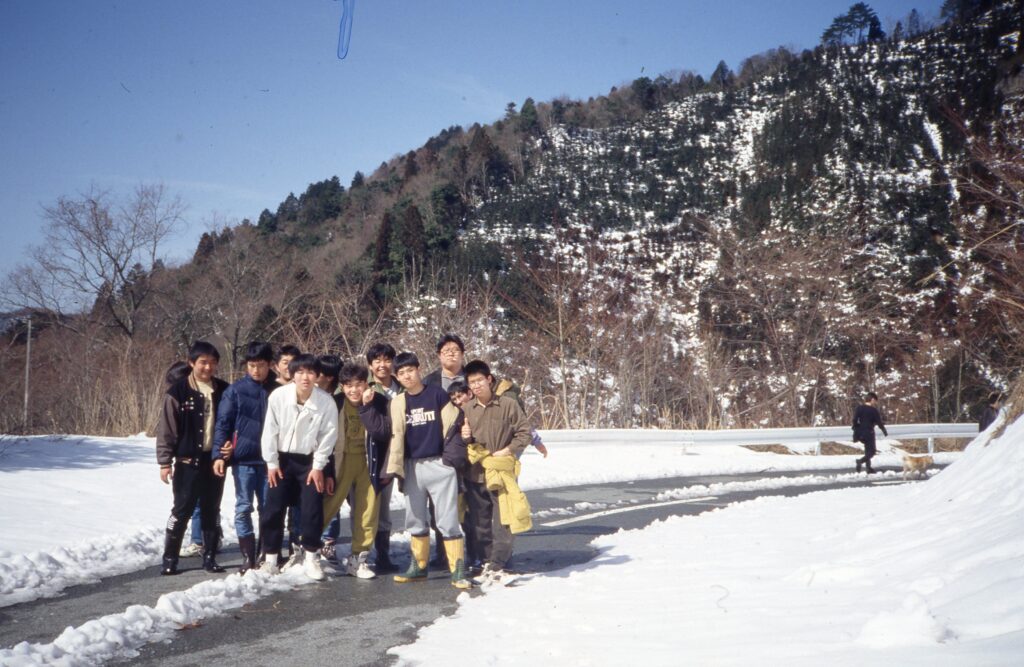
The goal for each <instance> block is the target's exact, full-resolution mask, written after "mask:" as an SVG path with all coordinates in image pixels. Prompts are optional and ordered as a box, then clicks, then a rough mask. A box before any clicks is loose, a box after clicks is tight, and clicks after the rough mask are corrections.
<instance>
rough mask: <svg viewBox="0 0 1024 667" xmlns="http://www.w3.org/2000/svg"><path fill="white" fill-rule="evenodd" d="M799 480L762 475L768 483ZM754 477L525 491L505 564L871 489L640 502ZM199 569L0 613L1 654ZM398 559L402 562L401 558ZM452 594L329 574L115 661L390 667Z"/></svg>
mask: <svg viewBox="0 0 1024 667" xmlns="http://www.w3.org/2000/svg"><path fill="white" fill-rule="evenodd" d="M807 474H809V473H807V472H799V473H771V475H772V476H773V477H780V476H803V475H807ZM821 474H826V473H821ZM765 476H766V474H752V475H736V476H728V477H723V476H716V477H687V478H682V477H677V478H666V479H658V480H645V481H637V482H629V483H617V484H594V485H584V486H574V487H566V488H560V489H547V490H542V491H530V492H529V497H530V504H531V505H532V507H533V509H534V511H535V513H542V514H541V517H539V518H537V519H536V520H535V522H534V526H535V528H534V530H533V531H531V532H530V533H527V534H526V535H522V536H519V537H518V538H517V540H516V556H515V558H514V559H513V563H512V566H513V567H514V568H515V569H516V570H521V571H523V572H549V571H552V570H557V569H560V568H563V567H566V566H569V565H574V564H580V563H584V562H586V561H588V560H590V558H592V557H593V555H594V550H593V549H592V548H591V547H590V546H589V542H590V541H591V540H592V539H593V538H594V537H596V536H598V535H603V534H607V533H612V532H615V531H616V530H618V529H620V528H627V529H628V528H641V527H643V526H646V525H647V524H649V523H651V522H652V521H655V520H659V519H664V518H666V517H668V516H672V515H686V514H691V515H692V514H699V513H701V512H704V511H707V510H708V509H712V508H714V507H720V506H723V505H727V504H729V503H733V502H737V501H742V500H748V499H751V498H754V497H756V496H759V495H798V494H801V493H807V492H810V491H819V490H822V489H823V488H839V487H843V486H854V485H863V484H866V483H872V481H875V482H877V481H878V480H877V478H872V479H871V480H868V481H859V482H855V483H844V484H834V485H831V486H830V487H822V486H813V487H789V488H785V489H781V490H778V491H770V492H765V491H747V492H739V493H731V494H728V495H722V496H719V497H715V498H711V499H704V500H701V499H697V500H696V501H685V502H684V501H676V502H675V503H673V504H666V503H659V504H655V503H653V502H652V501H653V496H654V495H655V494H657V493H658V492H660V491H664V490H666V489H676V488H682V487H687V486H693V485H696V484H704V485H708V484H712V483H716V482H731V481H737V482H740V481H751V480H754V479H760V478H763V477H765ZM888 483H891V480H890V481H889V482H888ZM580 502H586V503H593V504H595V505H599V506H598V507H594V508H588V509H586V510H578V511H575V512H573V513H570V514H557V515H552V514H550V513H548V516H544V513H545V510H556V509H564V508H571V507H573V505H574V504H575V503H580ZM600 505H604V506H606V507H601V506H600ZM397 514H398V515H399V521H397V522H396V525H401V523H400V514H401V513H397ZM546 524H551V525H546ZM344 539H345V538H344V537H343V540H344ZM395 551H397V545H396V549H395V550H393V553H394V552H395ZM220 560H221V562H222V563H223V564H224V565H226V566H230V565H237V563H238V562H239V561H240V559H239V556H238V552H237V549H235V548H229V549H228V551H227V552H226V553H225V554H224V555H223V557H222V558H221V559H220ZM199 561H200V559H198V558H192V559H183V560H182V565H183V566H184V567H186V568H190V567H191V568H193V569H191V570H190V571H187V572H185V573H183V574H181V575H179V576H177V577H160V576H157V573H156V568H155V567H154V568H150V569H149V570H146V571H143V572H136V573H132V574H128V575H124V576H119V577H111V578H109V579H105V580H103V581H102V582H100V583H98V584H94V585H85V586H77V587H74V588H71V589H68V590H67V591H66V593H65V595H64V596H62V597H60V598H55V599H49V600H37V601H35V602H30V603H25V604H21V605H14V606H11V607H6V608H2V609H0V646H3V647H10V646H13V645H14V644H16V643H18V642H20V641H25V640H27V641H30V642H43V643H46V642H51V641H53V639H54V638H55V637H56V636H57V635H58V634H59V633H60V631H61V630H62V629H63V628H65V627H68V626H77V625H80V624H82V623H84V622H86V621H88V620H91V619H94V618H97V617H99V616H102V615H105V614H111V613H119V612H122V611H124V610H125V608H127V607H128V606H130V605H132V604H149V605H152V604H154V603H155V602H156V600H157V598H158V597H159V596H160V595H161V594H163V593H166V592H169V591H174V590H184V589H185V588H188V587H190V586H192V585H194V584H196V583H198V582H200V581H202V580H203V579H205V578H207V576H208V575H206V574H205V573H204V572H203V571H202V570H201V569H199ZM401 561H402V563H403V564H404V561H405V554H402V557H401ZM232 569H233V568H232ZM472 594H474V595H479V594H482V593H481V592H480V591H474V592H473V593H472ZM458 595H459V591H457V590H455V589H454V588H452V587H451V586H449V585H448V577H447V574H446V573H442V572H437V573H436V574H434V575H432V576H431V578H430V580H429V581H428V582H426V583H422V584H406V585H397V584H394V583H393V582H392V581H391V580H390V578H385V577H378V578H377V579H375V580H371V581H362V580H357V579H354V578H350V577H344V576H336V577H329V578H328V580H327V581H324V582H321V583H318V584H312V585H308V586H303V587H300V588H298V589H295V590H292V591H289V592H286V593H282V594H278V595H272V596H269V597H266V598H262V599H261V600H259V601H257V602H256V603H254V604H251V605H248V606H246V607H243V608H241V609H237V610H235V611H234V612H232V613H230V614H228V615H225V616H221V617H216V618H211V619H207V620H206V621H205V622H204V623H202V625H200V626H199V627H196V628H189V629H185V630H181V631H180V632H179V633H178V634H177V635H176V636H175V637H174V638H173V639H172V640H171V641H169V642H165V643H157V644H151V645H148V646H146V647H144V648H143V649H142V650H141V653H140V655H139V656H138V657H136V658H134V659H132V660H130V661H127V662H128V663H130V664H133V665H160V666H165V665H168V666H175V665H177V666H184V665H203V666H207V665H212V664H223V665H246V666H247V667H256V666H258V665H293V664H303V665H309V666H313V665H331V666H332V667H338V666H341V665H366V664H372V665H387V664H390V663H391V662H392V661H391V659H390V658H389V657H388V656H387V653H386V651H387V649H388V648H389V647H391V646H396V645H399V644H405V643H408V642H410V641H412V640H413V639H414V638H415V635H416V630H417V628H419V627H421V626H422V625H425V624H428V623H430V622H432V621H433V620H434V619H436V618H437V617H439V616H441V615H443V614H450V613H452V612H453V611H454V610H455V608H456V603H455V599H456V597H457V596H458Z"/></svg>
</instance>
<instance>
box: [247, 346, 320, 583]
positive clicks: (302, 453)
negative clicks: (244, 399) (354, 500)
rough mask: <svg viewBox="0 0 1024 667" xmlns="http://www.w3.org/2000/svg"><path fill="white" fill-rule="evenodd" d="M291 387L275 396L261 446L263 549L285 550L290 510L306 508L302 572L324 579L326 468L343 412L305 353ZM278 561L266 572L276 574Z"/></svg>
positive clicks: (295, 362)
mask: <svg viewBox="0 0 1024 667" xmlns="http://www.w3.org/2000/svg"><path fill="white" fill-rule="evenodd" d="M288 371H289V373H290V374H291V376H292V383H291V384H287V385H284V386H283V387H280V388H279V389H277V390H276V391H275V392H274V393H272V394H271V395H270V397H269V399H268V400H267V417H266V420H265V421H264V424H263V435H262V438H261V440H260V445H261V448H262V450H263V460H264V461H266V462H267V484H268V486H269V488H268V490H267V505H266V514H265V516H263V517H262V518H261V520H260V531H261V534H262V535H263V546H264V548H265V550H266V553H268V554H276V553H278V552H279V551H280V550H281V542H282V540H283V536H284V516H285V511H286V510H287V509H288V507H289V506H290V505H294V504H299V506H300V507H301V512H300V513H301V515H302V519H301V526H300V527H299V528H300V538H299V543H300V544H301V545H302V549H303V551H304V552H305V554H304V563H303V571H304V572H305V573H306V576H308V577H309V578H310V579H315V580H317V581H320V580H322V579H323V578H324V573H323V569H322V568H321V567H320V547H321V546H322V544H323V543H322V542H321V540H320V533H321V531H322V529H323V521H324V518H323V517H324V505H323V494H324V468H325V467H326V466H327V462H328V459H329V457H330V455H331V452H332V451H333V450H334V443H335V442H336V441H337V439H338V408H337V405H336V404H335V402H334V399H333V398H331V395H330V394H328V393H327V392H326V391H324V390H323V389H320V388H319V387H317V386H316V379H317V376H318V375H319V374H320V367H319V362H318V361H317V359H316V357H314V356H313V355H311V354H301V355H299V356H297V357H295V358H294V359H292V361H291V363H290V364H288ZM274 560H275V559H274V558H267V560H266V561H265V562H264V563H263V567H262V568H261V569H262V571H264V572H267V573H269V574H276V573H277V563H275V562H274Z"/></svg>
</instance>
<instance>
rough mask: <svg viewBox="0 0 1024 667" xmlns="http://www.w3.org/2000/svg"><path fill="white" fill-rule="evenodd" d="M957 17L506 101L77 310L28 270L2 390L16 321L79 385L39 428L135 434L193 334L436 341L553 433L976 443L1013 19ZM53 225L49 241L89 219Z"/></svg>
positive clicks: (1005, 315)
mask: <svg viewBox="0 0 1024 667" xmlns="http://www.w3.org/2000/svg"><path fill="white" fill-rule="evenodd" d="M947 4H948V5H950V7H952V8H953V9H956V8H957V7H960V6H961V5H963V7H961V9H960V10H958V12H954V11H953V10H952V9H951V11H950V16H949V17H948V19H949V20H948V21H947V22H945V23H943V24H941V25H939V26H937V27H934V28H933V29H931V30H922V29H921V27H920V26H919V25H916V24H914V23H913V21H912V20H911V21H908V23H907V25H906V26H904V25H903V24H902V23H901V24H900V25H899V26H897V29H896V30H895V31H894V32H893V34H892V35H888V36H886V35H884V34H882V33H881V31H880V28H879V26H878V25H877V18H875V19H873V23H872V22H871V21H869V19H870V16H873V14H871V15H865V16H866V17H867V18H865V19H863V23H862V26H863V27H864V29H863V30H860V31H858V30H857V29H856V28H855V27H854V28H851V27H850V24H849V22H848V21H847V23H843V21H840V19H843V20H847V19H849V20H853V19H852V18H850V17H852V16H853V13H854V9H855V8H857V7H858V5H855V6H854V8H851V14H850V16H848V17H837V22H836V23H834V24H833V25H832V26H829V27H828V29H827V30H826V31H825V34H824V35H823V44H822V46H819V47H818V48H816V49H814V50H808V51H804V52H802V53H793V52H790V51H788V50H786V49H781V48H780V49H776V50H772V51H770V52H767V53H763V54H758V55H752V56H751V57H750V58H748V59H747V60H746V61H744V63H743V64H742V65H741V67H740V68H739V71H738V72H733V71H731V70H730V69H729V68H728V67H727V66H726V65H725V63H721V64H720V65H719V67H718V68H717V69H716V70H715V72H714V73H712V75H711V76H710V77H709V78H708V79H707V80H705V79H704V78H703V77H701V76H700V75H697V74H694V73H691V72H683V73H681V74H673V75H671V76H668V75H663V76H660V77H657V78H655V79H649V78H641V79H637V80H636V81H633V82H631V83H630V84H627V85H624V86H621V87H619V88H613V89H612V90H611V91H610V92H609V94H607V95H604V96H601V97H596V98H591V99H589V100H585V101H584V100H569V99H557V100H551V101H546V102H536V101H535V100H533V99H527V100H525V101H524V102H523V103H521V104H515V103H510V104H509V106H508V108H507V109H506V112H505V116H504V118H503V119H502V120H500V121H498V122H495V123H493V124H491V125H487V126H482V125H474V126H473V127H471V128H468V129H464V128H461V127H451V128H448V129H445V130H444V131H442V132H440V133H439V134H438V135H437V136H435V137H433V138H431V139H430V140H429V141H427V142H426V143H425V144H424V145H423V146H421V147H419V148H417V149H415V150H410V151H409V152H408V153H406V154H405V155H402V156H397V157H395V158H393V159H391V160H389V161H386V162H384V163H382V164H381V165H380V166H379V167H378V168H377V169H376V170H373V171H372V172H368V173H367V174H365V175H364V174H362V173H357V174H356V176H355V178H354V179H353V180H352V182H351V183H350V184H349V185H348V186H347V187H346V186H344V185H343V184H342V183H341V182H340V180H339V179H338V178H337V177H333V178H327V179H326V180H324V181H321V182H318V183H314V184H311V185H310V186H309V188H308V189H307V190H306V191H305V192H303V193H301V194H300V195H298V196H295V195H294V194H289V195H288V196H287V197H286V198H285V199H284V200H283V201H282V203H281V205H280V206H279V207H278V208H277V210H276V211H269V210H266V211H263V212H262V213H261V214H260V215H258V216H256V215H254V216H253V218H254V221H249V220H246V221H243V222H242V223H241V224H239V225H237V226H233V227H228V228H225V229H223V230H221V231H219V232H216V233H209V234H205V235H204V236H203V238H202V240H201V241H200V243H199V246H198V247H197V249H196V252H195V256H194V257H193V259H192V261H191V262H189V263H187V264H184V265H181V266H174V267H167V266H164V265H163V264H162V263H160V262H159V261H158V259H157V257H156V256H155V255H154V256H151V257H149V258H148V260H147V259H145V258H143V259H142V260H139V261H137V264H138V265H137V267H134V269H133V270H126V268H132V267H131V265H130V264H129V265H128V267H122V270H119V271H115V272H113V273H111V274H110V276H107V277H105V278H103V280H101V281H99V283H100V284H99V286H98V289H96V290H95V292H94V297H95V301H94V302H92V304H91V306H89V307H88V308H86V309H85V310H86V311H87V312H85V313H84V314H83V313H82V312H81V309H79V310H78V311H74V310H73V309H70V308H68V307H67V306H66V305H65V304H66V303H67V300H66V299H65V300H64V301H61V299H58V298H54V295H53V294H49V293H47V290H46V281H45V280H44V279H43V278H42V276H44V275H45V271H44V272H38V273H37V274H36V275H33V274H32V272H31V271H29V272H26V273H23V274H22V275H21V276H20V277H19V278H18V280H17V281H15V283H16V284H15V287H16V288H17V289H15V290H14V292H15V293H16V294H19V295H20V296H21V297H22V298H21V299H20V301H18V303H19V305H21V306H22V307H23V308H24V310H21V311H18V313H17V316H16V317H14V318H13V319H12V320H11V321H10V323H9V325H8V327H7V330H8V333H9V335H8V338H9V341H10V342H9V345H8V347H7V350H6V352H5V356H4V358H3V363H4V368H5V370H6V371H7V372H8V373H9V375H14V374H16V373H17V371H16V370H15V369H16V368H17V367H18V366H17V364H18V363H19V361H21V362H23V359H24V355H23V350H22V349H21V348H22V347H23V345H24V342H25V336H24V332H23V322H24V315H25V314H27V313H29V312H32V313H34V319H35V320H36V326H37V329H36V332H35V333H34V336H38V339H35V340H34V344H35V345H36V350H39V354H40V355H41V356H38V357H37V359H38V360H39V361H38V367H37V369H36V373H37V377H38V378H39V379H38V380H37V381H38V382H39V383H40V384H42V385H43V386H44V387H45V386H46V384H47V383H50V384H51V385H54V383H58V382H59V381H60V378H61V377H62V369H64V368H67V367H68V364H74V363H78V364H81V363H83V362H82V360H86V362H85V363H88V364H89V365H88V366H87V368H86V369H85V372H84V373H83V374H82V375H83V378H82V379H80V380H79V381H78V382H77V383H76V385H77V386H75V387H74V388H73V390H72V393H74V394H75V395H76V396H77V398H75V399H73V400H76V401H78V402H77V403H74V404H69V403H68V402H67V401H54V400H51V399H49V398H47V399H42V398H40V400H39V401H37V402H35V403H34V404H33V406H32V410H33V414H32V420H31V421H32V424H33V425H35V427H37V428H42V429H50V430H53V429H58V430H68V431H76V430H78V431H80V430H83V429H91V430H105V431H117V430H119V429H120V430H125V429H135V430H139V429H141V428H144V427H145V426H146V425H147V424H148V423H149V421H148V420H149V418H150V417H151V416H153V415H155V407H154V401H155V396H156V395H158V393H159V386H160V379H161V375H162V371H163V369H164V368H165V367H166V366H167V365H168V364H169V363H170V362H171V361H173V360H174V359H175V358H176V356H175V355H179V354H181V351H182V349H183V348H184V346H185V345H186V344H187V342H188V341H190V340H192V339H194V338H198V337H202V338H207V339H209V340H213V341H215V342H217V343H219V344H220V345H221V346H222V347H223V349H224V351H225V353H226V355H227V360H226V361H228V362H230V361H231V357H232V356H233V355H234V354H235V353H236V350H237V349H238V348H239V347H240V346H244V344H245V343H246V342H247V341H248V340H250V339H252V338H264V339H270V340H273V341H275V342H277V343H284V342H291V343H297V344H299V345H300V346H301V347H303V348H304V349H309V350H311V351H313V352H317V353H324V352H335V353H340V354H342V355H344V356H349V355H357V354H359V353H360V352H361V351H362V350H364V349H365V347H366V346H367V345H368V344H369V343H370V342H372V341H373V340H376V339H378V338H383V339H386V340H389V341H390V342H392V343H393V344H394V345H395V346H396V347H398V348H405V349H413V350H415V351H417V352H418V353H420V354H421V357H422V358H425V359H429V360H430V361H431V362H432V361H433V360H434V354H433V347H432V341H433V340H434V339H435V338H436V336H437V334H438V333H440V332H441V331H456V332H458V333H460V334H461V335H463V336H464V337H465V338H466V340H467V342H468V344H469V350H468V351H467V352H468V355H469V356H470V357H474V356H482V357H483V358H485V359H487V360H489V361H491V362H493V364H492V365H494V366H495V368H496V370H497V371H498V372H499V373H501V374H503V375H505V374H508V375H511V376H513V377H514V378H515V379H516V380H517V381H519V382H520V383H523V384H525V387H526V391H525V392H524V397H525V398H526V399H527V402H528V404H529V405H530V408H531V410H532V412H533V417H534V420H535V421H536V422H537V423H538V424H542V425H544V426H547V427H560V426H572V427H582V426H665V427H668V426H684V425H685V426H697V427H716V426H722V425H727V426H738V425H808V424H815V423H816V424H826V423H829V424H830V423H842V422H845V421H846V420H847V419H848V417H849V414H850V410H851V406H852V405H853V403H854V401H856V400H857V398H858V396H859V395H860V394H861V393H862V392H864V391H867V390H869V389H870V390H874V391H877V392H878V393H879V394H881V395H882V396H883V407H884V408H885V411H886V412H887V416H888V418H889V419H890V420H891V421H911V420H933V419H938V420H969V419H971V418H972V417H973V411H974V410H975V408H976V406H977V404H978V402H979V400H980V397H981V396H983V395H984V394H985V393H987V392H988V391H991V390H993V389H1002V388H1005V387H1007V386H1008V383H1009V382H1011V381H1012V380H1013V379H1014V378H1015V377H1016V374H1017V373H1018V371H1019V368H1020V366H1021V362H1022V361H1024V345H1022V343H1021V342H1020V341H1021V333H1022V332H1021V328H1020V327H1021V325H1022V323H1024V318H1022V317H1021V314H1022V311H1024V308H1022V304H1024V295H1022V293H1021V287H1020V285H1021V284H1022V283H1024V271H1022V260H1021V253H1019V250H1018V248H1019V243H1020V242H1021V240H1022V237H1021V227H1020V221H1021V220H1022V219H1024V209H1022V199H1021V187H1022V185H1024V168H1022V165H1021V158H1020V156H1021V155H1022V151H1021V149H1022V147H1024V133H1022V131H1021V130H1022V125H1021V119H1022V117H1024V116H1022V113H1024V98H1022V95H1024V75H1022V73H1021V70H1022V55H1021V51H1020V39H1021V27H1022V26H1021V24H1022V18H1021V16H1022V14H1021V11H1020V9H1021V8H1020V5H1019V3H1017V2H1003V3H994V2H961V3H947ZM911 18H912V17H911ZM137 196H140V193H137ZM105 197H106V198H105ZM62 203H66V204H69V206H67V207H62V206H55V207H54V209H53V210H52V211H51V221H56V222H60V221H61V220H62V219H65V220H66V219H67V215H68V212H69V210H77V209H74V207H73V206H70V205H71V204H74V203H79V204H82V203H83V202H70V201H69V202H62ZM94 203H97V204H99V205H100V207H102V205H106V206H107V207H108V208H109V207H111V206H112V205H113V204H114V203H115V202H113V201H111V200H110V198H109V196H106V195H102V194H98V195H97V196H96V200H95V202H94ZM160 205H164V208H160ZM95 208H96V207H92V209H90V207H89V206H82V208H81V212H80V215H83V216H86V217H87V214H86V213H84V211H87V210H95ZM153 211H161V212H163V213H165V214H173V213H174V211H173V210H172V207H170V208H169V203H168V202H167V201H166V200H159V199H158V201H157V202H156V204H154V208H153ZM62 215H63V216H64V218H62ZM136 259H138V258H136ZM126 323H129V326H126ZM40 332H42V333H40ZM76 360H77V361H76ZM224 365H225V370H226V368H227V367H228V366H229V365H230V364H229V363H225V364H224ZM223 375H225V376H228V375H229V372H225V373H223ZM20 390H21V387H20V386H14V385H12V386H11V387H9V388H8V389H5V390H4V391H5V392H9V393H8V394H7V395H5V398H4V405H5V408H4V411H5V414H3V415H0V417H2V420H3V421H2V422H0V426H2V427H4V430H12V429H14V428H16V427H17V424H20V412H19V411H17V410H16V409H15V407H16V406H17V401H14V400H9V398H8V396H18V395H20V394H17V393H15V392H17V391H20ZM111 397H114V399H115V400H106V399H108V398H111ZM9 405H10V408H9V407H8V406H9Z"/></svg>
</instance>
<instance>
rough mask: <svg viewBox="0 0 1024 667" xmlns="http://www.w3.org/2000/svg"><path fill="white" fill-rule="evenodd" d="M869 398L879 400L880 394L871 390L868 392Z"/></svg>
mask: <svg viewBox="0 0 1024 667" xmlns="http://www.w3.org/2000/svg"><path fill="white" fill-rule="evenodd" d="M868 400H869V401H877V400H878V394H876V393H875V392H873V391H869V392H868Z"/></svg>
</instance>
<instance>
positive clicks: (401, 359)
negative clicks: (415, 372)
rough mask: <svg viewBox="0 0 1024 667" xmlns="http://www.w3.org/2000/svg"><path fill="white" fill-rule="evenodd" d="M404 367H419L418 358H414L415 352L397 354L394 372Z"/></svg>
mask: <svg viewBox="0 0 1024 667" xmlns="http://www.w3.org/2000/svg"><path fill="white" fill-rule="evenodd" d="M406 366H415V367H416V368H419V367H420V358H419V357H417V356H416V353H415V352H399V353H398V354H397V355H396V356H395V372H396V373H397V372H398V371H399V369H402V368H405V367H406Z"/></svg>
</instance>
